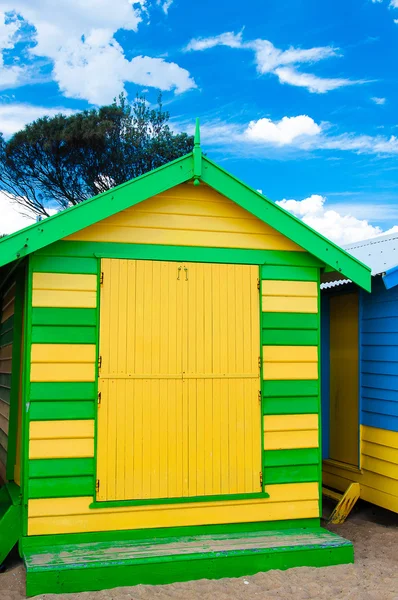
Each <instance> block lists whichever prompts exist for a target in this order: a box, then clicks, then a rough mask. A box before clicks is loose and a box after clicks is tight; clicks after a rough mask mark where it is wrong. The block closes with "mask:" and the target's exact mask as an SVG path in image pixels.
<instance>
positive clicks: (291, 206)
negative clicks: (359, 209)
mask: <svg viewBox="0 0 398 600" xmlns="http://www.w3.org/2000/svg"><path fill="white" fill-rule="evenodd" d="M276 204H278V205H279V206H281V207H282V208H284V209H286V210H287V211H289V212H291V213H292V214H293V215H295V216H296V217H299V218H300V219H301V220H302V221H304V223H306V224H307V225H309V226H310V227H312V228H313V229H315V230H316V231H319V232H320V233H321V234H322V235H324V236H325V237H327V238H329V239H330V240H332V241H333V242H336V243H337V244H340V245H342V244H349V243H352V242H358V241H360V240H366V239H369V238H372V237H376V236H378V235H381V234H382V233H394V232H395V231H396V230H397V229H398V227H397V226H396V225H395V226H394V227H393V228H391V229H389V230H388V231H385V232H383V230H382V229H381V227H378V226H374V225H371V224H370V223H369V222H368V221H367V220H366V219H359V218H357V217H354V216H353V215H352V214H350V213H348V214H342V213H341V212H338V211H337V210H331V209H328V208H327V206H326V204H327V199H326V198H325V197H324V196H320V195H319V194H313V195H312V196H309V197H308V198H304V200H285V199H284V200H280V201H278V202H277V203H276ZM343 210H344V206H343Z"/></svg>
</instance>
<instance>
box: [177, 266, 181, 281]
mask: <svg viewBox="0 0 398 600" xmlns="http://www.w3.org/2000/svg"><path fill="white" fill-rule="evenodd" d="M181 269H182V267H178V269H177V272H178V275H177V281H180V273H181Z"/></svg>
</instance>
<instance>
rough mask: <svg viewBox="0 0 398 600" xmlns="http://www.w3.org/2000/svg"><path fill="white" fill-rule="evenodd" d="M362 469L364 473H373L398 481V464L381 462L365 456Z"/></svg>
mask: <svg viewBox="0 0 398 600" xmlns="http://www.w3.org/2000/svg"><path fill="white" fill-rule="evenodd" d="M361 468H362V469H363V470H364V471H371V472H372V473H377V474H378V475H384V476H385V477H390V479H395V481H398V463H392V462H389V461H386V460H381V459H379V458H376V457H373V456H363V457H362V464H361Z"/></svg>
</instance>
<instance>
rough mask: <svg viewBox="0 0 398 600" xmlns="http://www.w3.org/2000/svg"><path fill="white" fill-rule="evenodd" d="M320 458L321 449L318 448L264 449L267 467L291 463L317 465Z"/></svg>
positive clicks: (289, 464)
mask: <svg viewBox="0 0 398 600" xmlns="http://www.w3.org/2000/svg"><path fill="white" fill-rule="evenodd" d="M319 459H320V456H319V450H318V449H317V448H299V449H294V450H265V451H264V465H265V468H266V469H268V468H269V467H283V466H291V465H317V464H318V463H319Z"/></svg>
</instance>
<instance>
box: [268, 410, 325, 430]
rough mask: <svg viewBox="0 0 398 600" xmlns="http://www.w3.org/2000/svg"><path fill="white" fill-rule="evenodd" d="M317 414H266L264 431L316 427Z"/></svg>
mask: <svg viewBox="0 0 398 600" xmlns="http://www.w3.org/2000/svg"><path fill="white" fill-rule="evenodd" d="M318 420H319V418H318V415H317V414H310V415H302V414H299V415H266V416H265V417H264V431H301V430H304V429H316V430H317V429H318Z"/></svg>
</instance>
